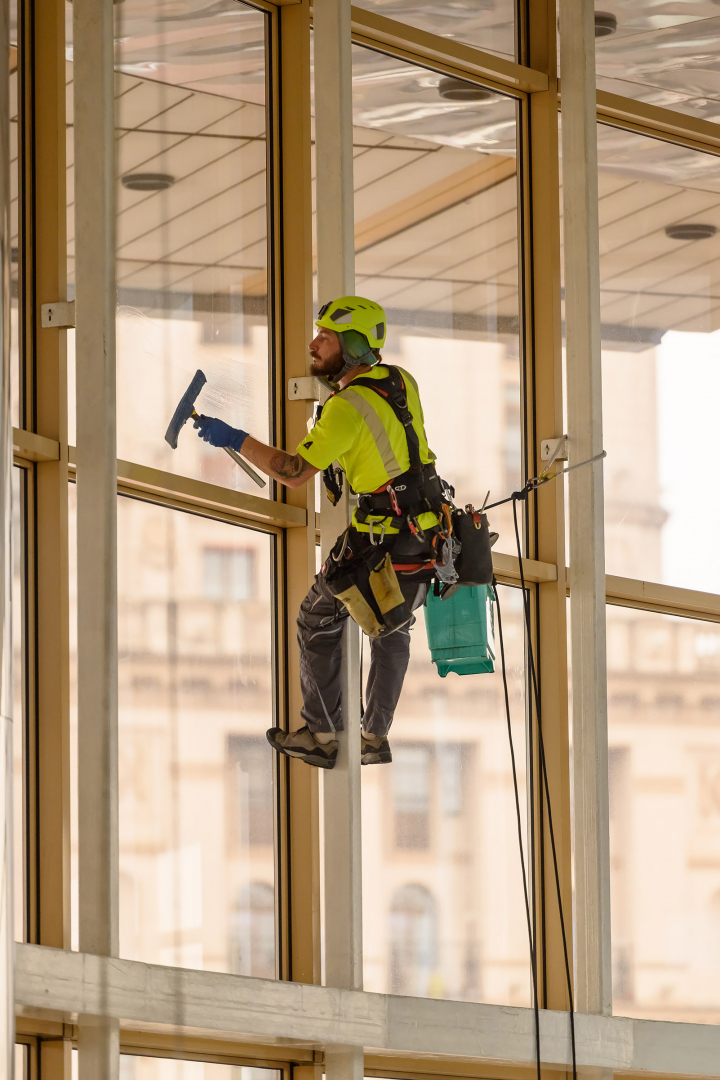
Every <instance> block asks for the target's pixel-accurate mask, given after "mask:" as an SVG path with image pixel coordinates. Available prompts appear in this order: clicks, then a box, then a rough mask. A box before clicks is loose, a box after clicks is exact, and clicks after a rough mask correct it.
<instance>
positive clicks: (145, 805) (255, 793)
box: [70, 484, 276, 1076]
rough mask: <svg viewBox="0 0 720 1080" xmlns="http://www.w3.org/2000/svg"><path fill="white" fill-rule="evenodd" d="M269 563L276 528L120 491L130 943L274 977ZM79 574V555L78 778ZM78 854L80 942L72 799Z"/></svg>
mask: <svg viewBox="0 0 720 1080" xmlns="http://www.w3.org/2000/svg"><path fill="white" fill-rule="evenodd" d="M70 489H71V501H70V551H71V553H72V552H73V551H74V525H75V498H74V496H75V485H74V484H73V485H70ZM218 553H219V554H220V556H221V560H224V562H225V563H226V564H228V563H229V566H230V571H229V574H230V577H229V578H228V580H229V582H230V587H229V588H227V589H225V590H224V591H223V592H222V593H220V594H218V593H217V592H216V591H214V590H212V589H210V590H209V589H208V578H207V565H208V560H210V561H211V562H212V558H214V557H215V556H217V555H218ZM234 556H238V557H239V560H240V564H241V565H242V566H244V567H245V566H246V565H247V564H248V563H249V564H251V565H252V577H250V575H249V573H248V572H247V571H246V572H245V573H244V574H242V573H240V574H238V572H237V570H235V571H233V565H234V564H233V558H234ZM273 560H274V538H273V537H272V536H268V535H267V534H264V533H261V532H255V531H252V530H250V529H242V528H237V527H235V526H232V525H228V524H225V523H221V522H217V521H212V520H210V519H207V518H203V517H200V516H196V515H192V514H185V513H182V512H179V511H175V510H169V509H166V508H164V507H161V506H156V505H153V504H150V503H146V502H142V501H139V500H134V499H128V498H119V499H118V623H119V625H118V645H119V783H120V806H119V813H120V819H119V820H120V955H121V956H124V957H127V958H128V959H133V960H143V961H146V962H149V963H160V964H169V965H172V966H175V967H192V968H201V969H204V970H209V971H226V972H235V973H238V974H243V975H256V976H261V977H264V978H274V977H275V973H276V962H275V955H276V954H275V940H276V934H275V923H276V920H275V854H274V814H275V795H274V770H273V760H272V751H271V749H270V746H269V745H268V743H267V741H266V739H265V731H266V729H267V728H269V727H271V726H273V724H274V723H275V720H274V718H273V717H274V695H273V666H272V641H273V619H274V614H273V612H274V610H275V608H274V604H273V600H272V593H273V584H272V582H273ZM224 570H227V565H225V566H224ZM233 572H235V578H233V577H232V574H233ZM75 581H76V578H75V568H74V566H73V567H71V581H70V606H71V651H72V657H71V660H72V671H73V679H72V680H71V683H72V709H71V724H72V744H71V745H72V754H71V758H72V760H71V770H72V776H73V777H77V757H76V753H77V707H76V703H77V690H76V678H75V677H74V673H75V671H76V667H75V664H76V649H77V637H76V630H75V627H76V610H77V608H76V595H77V594H76V584H75ZM233 581H235V583H236V587H235V589H234V591H233V588H232V585H233ZM238 581H239V583H240V584H239V586H238V585H237V582H238ZM250 582H251V584H250ZM76 783H77V781H74V782H73V791H75V790H76ZM72 859H73V861H72V882H73V893H74V904H73V914H74V923H73V941H74V943H75V947H76V943H77V924H76V919H77V802H76V798H75V799H74V800H73V805H72ZM150 1067H151V1066H150V1065H148V1068H150ZM131 1075H134V1074H131ZM138 1075H140V1074H138ZM142 1075H143V1076H144V1075H145V1074H142Z"/></svg>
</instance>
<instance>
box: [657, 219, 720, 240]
mask: <svg viewBox="0 0 720 1080" xmlns="http://www.w3.org/2000/svg"><path fill="white" fill-rule="evenodd" d="M716 232H717V226H716V225H705V224H703V223H702V222H701V221H687V222H685V224H683V225H666V226H665V235H666V236H667V237H668V239H669V240H709V239H710V237H711V236H714V235H715V233H716Z"/></svg>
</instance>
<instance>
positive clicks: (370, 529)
mask: <svg viewBox="0 0 720 1080" xmlns="http://www.w3.org/2000/svg"><path fill="white" fill-rule="evenodd" d="M378 524H379V525H380V539H379V540H376V539H375V534H374V526H375V525H378ZM368 538H369V540H370V543H371V544H372V546H373V547H377V546H378V544H382V542H383V540H384V539H385V522H384V521H383V522H382V523H380V522H377V521H369V522H368Z"/></svg>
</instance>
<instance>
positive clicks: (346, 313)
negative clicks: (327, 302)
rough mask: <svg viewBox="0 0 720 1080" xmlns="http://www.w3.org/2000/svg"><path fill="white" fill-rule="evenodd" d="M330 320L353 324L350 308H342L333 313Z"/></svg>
mask: <svg viewBox="0 0 720 1080" xmlns="http://www.w3.org/2000/svg"><path fill="white" fill-rule="evenodd" d="M330 318H331V319H332V321H333V322H337V323H349V322H352V312H351V310H350V308H345V307H341V308H338V309H337V311H333V312H332V314H331V315H330Z"/></svg>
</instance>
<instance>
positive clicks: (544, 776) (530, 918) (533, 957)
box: [483, 450, 606, 1080]
mask: <svg viewBox="0 0 720 1080" xmlns="http://www.w3.org/2000/svg"><path fill="white" fill-rule="evenodd" d="M605 456H606V451H604V450H603V451H602V453H599V454H595V456H594V457H591V458H588V459H587V461H579V462H578V463H577V464H575V465H570V466H569V467H568V468H566V469H560V470H559V471H558V472H556V473H553V474H552V475H548V470H549V468H550V466H551V465H552V464H553V461H552V460H551V461H550V462H549V463H548V465H547V467H546V469H545V470H544V471H543V472H542V473H540V475H539V476H535V477H532V479H530V480H528V481H527V483H526V484H525V485H524V487H523V488H521V490H520V491H514V492H513V493H512V495H510V496H509V497H508V498H507V499H501V500H500V501H499V502H495V503H491V504H490V506H485V507H483V509H484V510H491V509H493V508H494V507H496V506H503V505H504V504H505V503H509V502H511V503H512V511H513V526H514V530H515V544H516V547H517V557H518V566H519V568H520V591H521V593H522V598H523V600H522V603H523V617H524V623H525V636H526V640H527V654H528V664H529V667H530V686H531V689H532V699H531V713H532V704H533V703H534V705H535V716H536V719H537V735H538V758H539V763H540V784H541V789H540V808H541V810H542V808H543V805H544V806H546V808H547V820H548V831H549V833H550V848H551V851H552V862H553V873H554V877H555V893H556V896H557V904H558V915H559V918H560V932H561V936H562V944H563V958H564V961H565V979H566V983H567V992H568V1001H569V1006H570V1009H569V1012H570V1044H571V1051H572V1075H573V1080H577V1048H576V1042H575V1000H574V995H573V987H572V975H571V973H570V956H569V952H568V942H567V930H566V926H565V909H564V905H563V899H562V888H561V886H560V871H559V867H558V857H557V846H556V843H555V827H554V824H553V815H552V802H551V799H550V785H549V782H548V772H547V760H546V755H545V740H544V737H543V725H542V707H541V703H540V691H539V685H538V676H537V665H536V662H535V651H534V648H533V639H532V618H531V612H530V594H529V592H528V590H527V588H526V584H525V571H524V569H523V556H522V543H521V540H520V526H519V522H518V511H517V507H518V503H519V502H525V501H527V498H528V495H529V494H530V492H531V491H536V490H537V489H538V488H539V487H540V486H541V485H542V484H546V483H548V481H550V480H555V479H556V478H557V477H558V476H563V475H564V474H565V473H568V472H572V470H573V469H579V468H580V467H581V466H582V465H591V464H592V463H593V462H595V461H600V460H601V459H602V458H604V457H605ZM492 589H493V593H494V594H495V602H496V604H497V613H498V638H499V641H500V665H501V668H502V680H503V691H504V695H505V715H506V718H507V728H508V739H509V743H510V760H511V763H512V774H513V787H514V791H515V812H516V817H517V825H518V843H519V848H520V865H521V869H522V878H523V891H524V895H525V914H526V917H527V926H528V943H529V948H530V966H531V974H532V984H533V1011H534V1016H535V1053H536V1064H537V1076H538V1080H541V1054H540V1001H539V994H538V971H537V906H536V905H537V901H536V895H537V890H535V889H534V890H533V894H532V912H531V904H530V894H529V890H528V873H527V868H526V864H525V854H524V849H523V837H522V815H521V811H520V794H519V788H518V779H517V763H516V759H515V747H514V743H513V736H512V727H511V723H510V696H509V693H508V684H507V669H506V664H505V643H504V640H503V629H502V613H501V610H500V597H499V595H498V589H497V583H496V582H495V581H493V586H492ZM532 750H533V747H532V727H531V742H530V754H529V770H528V771H529V784H528V787H529V797H530V845H529V847H530V859H531V865H532V867H533V868H535V867H536V866H537V857H536V856H537V829H536V821H535V764H534V755H533V752H532ZM543 795H544V802H543Z"/></svg>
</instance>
